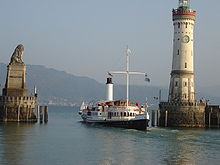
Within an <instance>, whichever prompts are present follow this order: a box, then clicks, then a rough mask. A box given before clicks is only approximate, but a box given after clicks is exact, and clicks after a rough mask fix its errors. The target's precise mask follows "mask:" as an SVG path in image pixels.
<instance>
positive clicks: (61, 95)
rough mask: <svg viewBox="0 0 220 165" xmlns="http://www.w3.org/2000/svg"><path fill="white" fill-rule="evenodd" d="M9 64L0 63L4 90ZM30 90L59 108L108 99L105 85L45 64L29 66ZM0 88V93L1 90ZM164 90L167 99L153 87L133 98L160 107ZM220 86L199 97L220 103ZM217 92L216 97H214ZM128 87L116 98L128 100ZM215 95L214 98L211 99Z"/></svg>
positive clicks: (133, 91) (117, 88)
mask: <svg viewBox="0 0 220 165" xmlns="http://www.w3.org/2000/svg"><path fill="white" fill-rule="evenodd" d="M6 70H7V65H6V64H3V63H0V83H1V86H0V87H1V89H2V88H3V87H4V84H5V79H6ZM26 78H27V87H28V89H29V92H30V94H31V93H33V87H34V86H35V85H36V86H37V91H38V96H39V101H40V102H41V103H45V104H47V103H50V104H59V105H79V103H81V102H82V101H88V102H90V101H93V100H100V99H105V84H104V82H103V84H102V83H99V82H97V81H96V80H94V79H91V78H88V77H80V76H74V75H72V74H69V73H66V72H64V71H58V70H55V69H51V68H47V67H45V66H42V65H27V74H26ZM1 89H0V90H1ZM160 89H161V90H162V100H166V99H167V93H168V92H167V91H168V90H167V88H165V87H154V86H149V85H146V86H137V85H131V86H130V99H131V100H132V101H134V102H139V103H144V102H145V98H146V97H147V98H148V101H149V102H150V103H152V104H154V105H155V107H156V105H157V104H158V100H156V99H155V97H158V94H159V90H160ZM219 90H220V88H219V87H218V86H215V87H209V88H204V87H203V88H201V90H200V93H199V94H198V98H202V97H204V98H208V99H209V100H210V101H211V103H220V97H219V96H218V93H219V92H220V91H219ZM213 93H214V94H213ZM125 94H126V87H125V86H124V85H117V84H115V85H114V96H115V99H123V98H125ZM211 96H212V97H211Z"/></svg>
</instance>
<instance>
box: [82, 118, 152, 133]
mask: <svg viewBox="0 0 220 165" xmlns="http://www.w3.org/2000/svg"><path fill="white" fill-rule="evenodd" d="M148 122H149V120H148V119H140V120H127V121H85V123H87V124H99V125H103V126H108V127H117V128H126V129H136V130H146V129H147V127H148Z"/></svg>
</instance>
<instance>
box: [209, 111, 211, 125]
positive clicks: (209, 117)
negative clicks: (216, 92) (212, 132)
mask: <svg viewBox="0 0 220 165" xmlns="http://www.w3.org/2000/svg"><path fill="white" fill-rule="evenodd" d="M209 128H211V112H209Z"/></svg>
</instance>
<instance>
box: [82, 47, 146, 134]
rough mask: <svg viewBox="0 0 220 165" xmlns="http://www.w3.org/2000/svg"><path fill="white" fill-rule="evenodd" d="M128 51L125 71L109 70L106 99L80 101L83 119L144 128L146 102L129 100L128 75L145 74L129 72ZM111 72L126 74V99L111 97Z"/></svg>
mask: <svg viewBox="0 0 220 165" xmlns="http://www.w3.org/2000/svg"><path fill="white" fill-rule="evenodd" d="M129 53H131V51H130V49H127V53H126V57H127V60H126V61H127V70H126V71H125V72H109V75H110V76H111V77H108V78H107V83H106V87H107V91H106V96H107V97H106V101H98V102H96V103H95V104H93V105H91V106H90V105H85V104H84V102H83V103H82V105H81V107H80V111H79V115H81V117H82V119H83V121H84V122H85V123H90V124H92V123H93V124H101V125H105V126H111V127H120V128H128V129H137V130H146V129H147V127H148V122H149V114H148V111H147V108H148V104H147V102H146V105H142V106H139V104H137V103H132V102H131V101H129V75H131V74H139V75H146V73H142V72H129V70H128V69H129V68H128V63H129ZM113 74H126V76H127V98H126V100H114V99H113V83H112V75H113Z"/></svg>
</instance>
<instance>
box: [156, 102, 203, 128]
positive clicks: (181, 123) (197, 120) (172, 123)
mask: <svg viewBox="0 0 220 165" xmlns="http://www.w3.org/2000/svg"><path fill="white" fill-rule="evenodd" d="M205 107H206V104H205V103H204V102H161V103H160V120H159V126H161V127H201V128H203V127H205Z"/></svg>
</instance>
